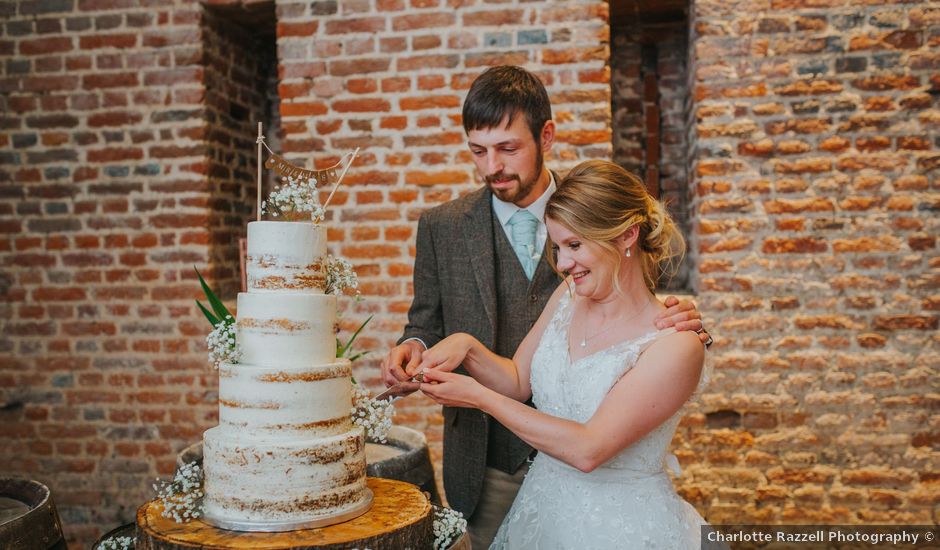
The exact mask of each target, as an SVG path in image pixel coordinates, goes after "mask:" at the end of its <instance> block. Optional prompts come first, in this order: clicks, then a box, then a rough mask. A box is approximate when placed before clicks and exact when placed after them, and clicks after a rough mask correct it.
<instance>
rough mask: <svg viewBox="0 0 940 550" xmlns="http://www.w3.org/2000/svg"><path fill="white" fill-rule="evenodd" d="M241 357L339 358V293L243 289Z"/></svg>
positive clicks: (275, 361) (284, 361)
mask: <svg viewBox="0 0 940 550" xmlns="http://www.w3.org/2000/svg"><path fill="white" fill-rule="evenodd" d="M237 317H238V320H237V323H236V327H237V331H238V334H237V338H236V339H237V341H238V347H239V348H240V349H241V352H242V354H241V358H240V359H239V362H240V363H244V364H248V365H258V366H265V367H306V366H310V365H322V364H324V363H332V362H333V361H335V360H336V336H335V335H334V332H333V325H334V324H335V323H336V296H329V295H326V294H253V293H250V292H241V293H239V294H238V313H237Z"/></svg>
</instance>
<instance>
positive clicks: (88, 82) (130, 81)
mask: <svg viewBox="0 0 940 550" xmlns="http://www.w3.org/2000/svg"><path fill="white" fill-rule="evenodd" d="M139 85H140V82H139V80H138V79H137V74H136V73H103V74H90V75H85V76H83V77H82V87H83V88H85V89H86V90H94V89H99V88H133V87H136V86H139Z"/></svg>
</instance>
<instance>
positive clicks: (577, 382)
mask: <svg viewBox="0 0 940 550" xmlns="http://www.w3.org/2000/svg"><path fill="white" fill-rule="evenodd" d="M573 309H574V308H573V307H571V298H570V297H569V295H568V294H567V293H565V295H564V296H563V297H562V298H561V300H560V301H559V304H558V309H557V310H556V311H555V314H554V315H553V316H552V319H551V321H550V322H549V324H548V326H547V327H546V328H545V332H544V333H543V334H542V339H541V341H540V342H539V346H538V349H537V350H536V352H535V354H534V356H533V357H532V374H531V384H532V400H533V402H534V403H535V406H536V408H538V410H540V411H542V412H544V413H546V414H550V415H552V416H557V417H559V418H565V419H568V420H574V421H576V422H582V423H583V422H587V421H588V420H589V419H590V418H591V416H593V415H594V412H595V411H596V410H597V408H598V407H599V406H600V404H601V401H603V400H604V397H606V396H607V393H608V392H609V391H610V389H611V388H612V387H613V386H614V384H615V383H617V382H618V381H619V380H620V379H621V378H622V377H623V375H625V374H626V373H627V372H629V371H630V369H632V368H633V367H634V366H636V362H637V359H639V357H640V352H642V351H643V350H644V349H645V348H646V346H647V345H649V344H650V343H651V342H652V341H653V340H655V339H656V338H658V337H661V336H664V335H666V334H671V333H673V332H675V330H674V329H666V330H662V331H658V332H650V333H648V334H645V335H643V336H641V337H639V338H635V339H633V340H629V341H625V342H621V343H619V344H615V345H613V346H610V347H608V348H605V349H602V350H600V351H598V352H596V353H592V354H591V355H588V356H586V357H582V358H581V359H578V360H577V361H574V362H571V361H570V355H569V351H568V327H569V326H570V324H571V315H572V311H573ZM680 416H681V415H680V414H679V413H676V414H675V415H673V416H672V417H671V418H670V419H669V420H667V421H666V422H663V423H662V424H660V425H659V427H657V428H656V429H655V430H653V431H652V432H650V433H649V434H647V435H646V436H644V437H643V438H641V439H640V440H638V441H637V442H636V443H634V444H633V445H631V446H629V447H627V448H626V449H624V450H623V451H622V452H621V453H620V454H618V455H616V456H615V457H614V458H612V459H611V460H610V461H609V462H607V463H606V464H604V465H603V466H602V468H617V469H631V470H637V471H639V472H648V473H654V472H658V471H660V470H662V467H663V461H664V459H665V456H666V450H667V449H668V447H669V444H670V442H671V441H672V436H673V434H674V433H675V430H676V425H677V424H678V423H679V418H680Z"/></svg>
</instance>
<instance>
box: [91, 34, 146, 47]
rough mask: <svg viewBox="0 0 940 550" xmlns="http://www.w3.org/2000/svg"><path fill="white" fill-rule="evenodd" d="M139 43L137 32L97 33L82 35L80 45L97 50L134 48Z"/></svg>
mask: <svg viewBox="0 0 940 550" xmlns="http://www.w3.org/2000/svg"><path fill="white" fill-rule="evenodd" d="M136 43H137V35H136V34H97V35H91V36H82V37H80V38H79V39H78V45H79V47H80V48H81V49H83V50H96V49H99V48H121V49H125V48H133V47H134V45H135V44H136Z"/></svg>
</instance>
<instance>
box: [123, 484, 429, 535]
mask: <svg viewBox="0 0 940 550" xmlns="http://www.w3.org/2000/svg"><path fill="white" fill-rule="evenodd" d="M368 485H369V488H370V489H372V493H373V495H374V497H373V498H374V500H373V503H372V508H371V509H370V510H369V511H368V512H366V513H365V514H363V515H361V516H359V517H357V518H355V519H351V520H349V521H347V522H345V523H338V524H335V525H330V526H328V527H322V528H319V529H304V530H300V531H286V532H283V533H247V532H242V531H226V530H224V529H219V528H218V527H213V526H211V525H209V524H207V523H205V522H204V521H202V520H199V519H197V520H194V521H190V522H188V523H176V522H175V521H173V520H172V519H168V518H165V517H163V516H161V515H160V512H161V511H162V510H163V506H162V505H161V504H160V503H159V502H157V501H155V500H152V501H150V502H148V503H146V504H144V505H143V506H141V507H140V508H139V509H138V510H137V549H138V550H191V549H194V548H199V549H203V550H209V549H223V548H224V549H240V548H245V549H248V548H256V549H259V550H274V549H291V550H304V549H308V548H309V549H318V550H325V549H328V550H346V549H350V550H351V549H353V548H370V549H371V550H384V549H389V550H399V549H404V548H413V549H414V550H424V549H426V548H431V547H432V545H433V544H434V533H433V529H432V526H431V524H432V521H433V519H434V516H433V513H432V510H431V503H430V502H429V501H428V499H427V497H426V496H424V493H422V492H421V490H420V489H418V488H417V487H415V486H414V485H412V484H410V483H405V482H403V481H395V480H392V479H382V478H377V477H370V478H369V479H368Z"/></svg>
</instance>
